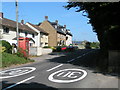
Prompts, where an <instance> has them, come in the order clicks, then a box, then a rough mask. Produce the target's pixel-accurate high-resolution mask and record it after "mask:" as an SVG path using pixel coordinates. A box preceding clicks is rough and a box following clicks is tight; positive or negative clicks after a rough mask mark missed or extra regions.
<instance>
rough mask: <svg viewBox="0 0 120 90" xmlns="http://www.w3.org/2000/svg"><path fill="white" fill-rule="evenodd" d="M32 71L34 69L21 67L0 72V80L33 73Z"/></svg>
mask: <svg viewBox="0 0 120 90" xmlns="http://www.w3.org/2000/svg"><path fill="white" fill-rule="evenodd" d="M34 70H36V68H35V67H21V68H15V69H9V70H4V71H0V79H4V78H11V77H16V76H20V75H24V74H27V73H30V72H33V71H34Z"/></svg>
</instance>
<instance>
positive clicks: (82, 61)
mask: <svg viewBox="0 0 120 90" xmlns="http://www.w3.org/2000/svg"><path fill="white" fill-rule="evenodd" d="M91 50H92V51H93V52H91V53H89V54H87V55H85V56H83V57H81V58H79V59H76V60H74V61H73V62H69V63H70V64H73V65H76V66H81V67H85V68H87V69H89V70H93V73H102V74H104V75H111V76H120V75H119V72H118V71H113V72H110V70H109V61H108V59H107V58H105V57H104V56H103V55H100V50H99V49H97V50H94V49H82V50H77V51H74V52H69V53H67V52H63V53H52V54H50V55H57V54H58V55H64V56H60V57H56V58H53V59H48V60H49V61H50V62H56V63H66V64H67V60H70V59H71V58H76V57H77V56H78V54H79V55H82V54H84V53H87V52H89V51H91Z"/></svg>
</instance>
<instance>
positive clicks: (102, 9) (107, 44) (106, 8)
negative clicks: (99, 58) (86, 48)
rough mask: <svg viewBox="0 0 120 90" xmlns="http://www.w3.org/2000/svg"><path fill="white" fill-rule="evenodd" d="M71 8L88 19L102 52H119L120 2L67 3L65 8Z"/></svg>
mask: <svg viewBox="0 0 120 90" xmlns="http://www.w3.org/2000/svg"><path fill="white" fill-rule="evenodd" d="M73 7H74V8H76V9H77V10H76V12H80V11H82V12H83V15H84V16H86V17H88V18H89V19H90V20H89V23H90V24H91V25H92V26H93V31H94V32H96V33H97V36H98V40H99V41H100V48H101V49H102V50H111V49H112V50H113V49H114V50H120V42H119V40H118V39H119V38H120V23H119V21H120V18H119V16H120V11H119V10H120V2H99V3H98V2H68V5H67V6H65V8H67V9H68V10H69V9H70V8H73ZM84 13H85V14H84Z"/></svg>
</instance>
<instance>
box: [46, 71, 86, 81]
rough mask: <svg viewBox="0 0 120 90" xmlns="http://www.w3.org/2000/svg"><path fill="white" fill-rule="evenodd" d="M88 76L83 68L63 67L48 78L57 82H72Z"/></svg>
mask: <svg viewBox="0 0 120 90" xmlns="http://www.w3.org/2000/svg"><path fill="white" fill-rule="evenodd" d="M86 76H87V72H86V71H85V70H82V69H63V70H59V71H57V72H54V73H52V74H51V75H49V77H48V79H49V80H50V81H52V82H56V83H71V82H76V81H79V80H81V79H83V78H85V77H86Z"/></svg>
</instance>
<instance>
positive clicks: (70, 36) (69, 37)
mask: <svg viewBox="0 0 120 90" xmlns="http://www.w3.org/2000/svg"><path fill="white" fill-rule="evenodd" d="M70 44H72V34H71V32H70V30H69V29H67V30H66V45H67V46H69V45H70Z"/></svg>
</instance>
